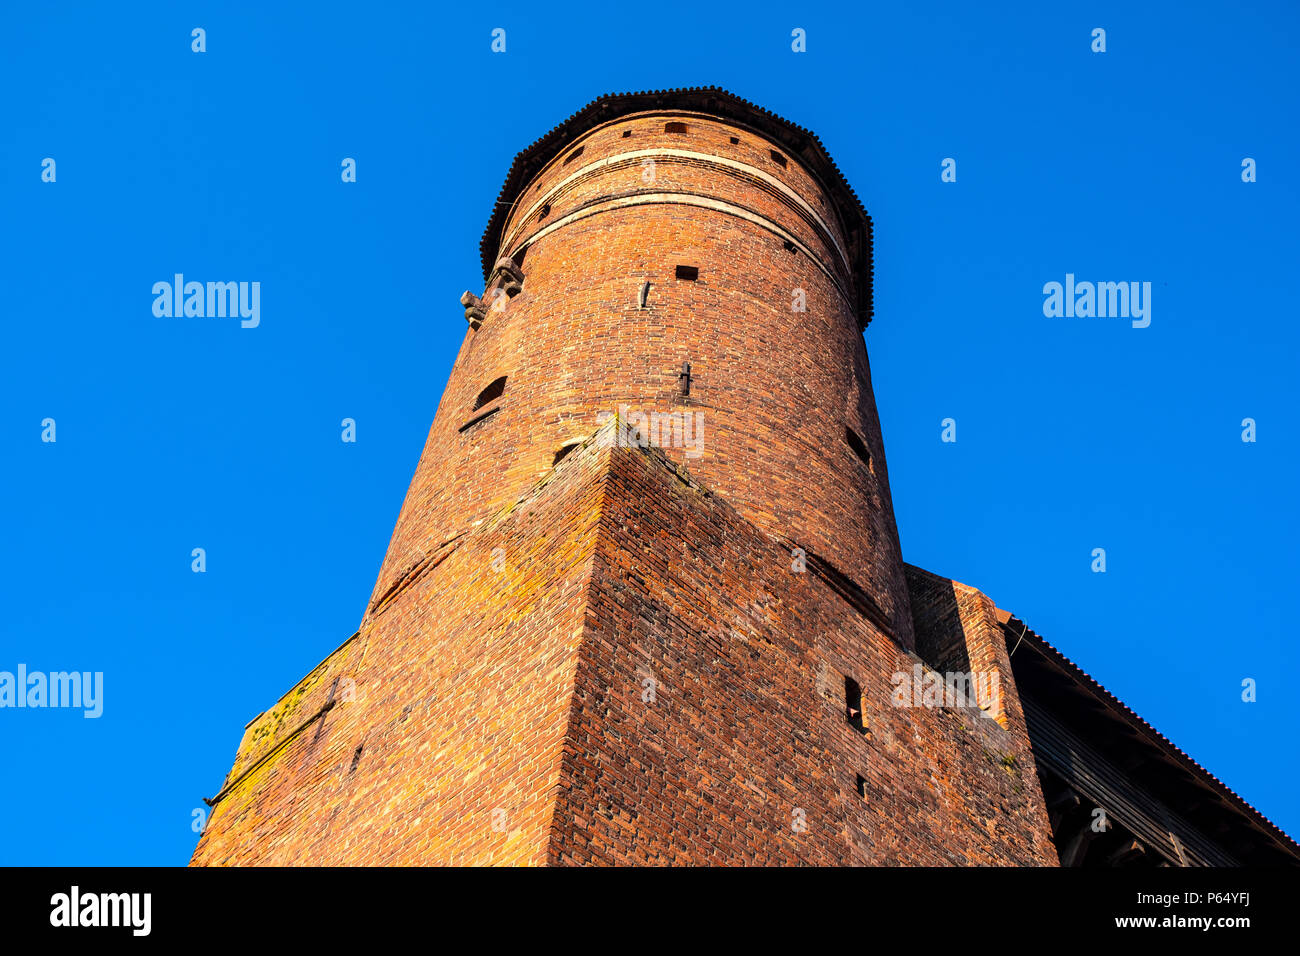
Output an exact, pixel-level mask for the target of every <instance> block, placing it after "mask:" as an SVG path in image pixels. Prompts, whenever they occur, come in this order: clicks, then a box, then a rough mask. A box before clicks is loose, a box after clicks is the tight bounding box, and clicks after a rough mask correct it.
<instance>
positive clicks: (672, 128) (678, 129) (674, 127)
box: [664, 122, 686, 133]
mask: <svg viewBox="0 0 1300 956" xmlns="http://www.w3.org/2000/svg"><path fill="white" fill-rule="evenodd" d="M664 132H665V133H685V132H686V124H685V123H678V122H672V123H665V124H664Z"/></svg>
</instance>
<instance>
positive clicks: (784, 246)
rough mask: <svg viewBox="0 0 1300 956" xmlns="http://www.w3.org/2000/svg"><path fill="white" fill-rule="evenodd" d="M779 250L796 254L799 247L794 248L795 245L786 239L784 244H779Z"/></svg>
mask: <svg viewBox="0 0 1300 956" xmlns="http://www.w3.org/2000/svg"><path fill="white" fill-rule="evenodd" d="M781 248H782V249H784V250H785V251H786V252H798V251H799V247H798V246H796V245H795V244H794V243H793V242H791V241H790V240H789V239H787V240H786V241H785V242H783V243H781Z"/></svg>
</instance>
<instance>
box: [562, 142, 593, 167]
mask: <svg viewBox="0 0 1300 956" xmlns="http://www.w3.org/2000/svg"><path fill="white" fill-rule="evenodd" d="M586 148H587V147H585V146H579V147H578V148H577V149H575V150H574V151H573V152H571V153H570V154H569V155H568V156H566V157H565V158H564V162H563V163H561V164H560V165H561V166H567V165H569V163H571V162H573V161H574V160H575V159H577V158H578V157H579V156H581V155H582V151H583V150H584V149H586Z"/></svg>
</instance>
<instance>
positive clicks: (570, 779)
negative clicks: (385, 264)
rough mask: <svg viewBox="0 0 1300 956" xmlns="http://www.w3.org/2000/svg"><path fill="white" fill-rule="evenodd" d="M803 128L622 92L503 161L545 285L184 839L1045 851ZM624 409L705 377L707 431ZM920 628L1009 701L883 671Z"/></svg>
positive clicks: (225, 860)
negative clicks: (328, 635)
mask: <svg viewBox="0 0 1300 956" xmlns="http://www.w3.org/2000/svg"><path fill="white" fill-rule="evenodd" d="M670 123H681V124H685V131H684V132H671V131H670V128H669V126H668V124H670ZM765 128H770V127H765ZM733 138H734V139H735V140H737V142H735V143H733V142H731V140H732V139H733ZM579 150H580V152H579ZM774 150H776V151H777V153H778V156H777V157H774V156H773V155H772V154H773V151H774ZM791 152H792V151H791V150H789V149H787V148H786V147H784V146H782V145H781V144H779V143H777V142H775V141H770V140H769V139H767V138H765V137H764V135H762V134H760V132H759V131H758V129H757V128H756V127H754V126H751V125H750V124H749V123H747V122H744V121H743V119H742V118H739V117H738V116H736V115H731V116H730V117H728V118H726V119H725V120H724V118H722V117H721V116H719V117H710V116H705V115H701V114H699V113H698V112H682V111H675V110H671V109H665V110H658V111H652V112H634V113H632V114H630V115H622V116H618V117H616V118H612V119H609V120H607V121H602V122H598V123H593V124H590V125H589V126H588V127H586V128H583V129H581V130H576V131H574V132H573V135H572V137H571V139H570V140H569V141H568V142H566V143H564V144H563V148H562V149H560V150H558V152H555V154H554V156H553V158H552V159H551V160H550V161H549V162H548V163H547V164H546V165H545V166H544V167H543V168H541V169H540V170H539V171H538V172H537V174H536V175H533V176H531V177H529V178H528V180H527V181H526V182H524V183H523V184H522V186H521V187H520V189H519V193H518V195H516V196H512V197H510V200H511V201H512V202H513V206H512V207H511V211H510V213H509V215H508V216H506V217H505V219H504V222H503V223H502V224H501V227H500V230H499V235H500V237H501V246H500V249H499V250H498V255H499V256H511V257H513V258H514V261H515V262H516V263H518V264H519V265H520V266H521V271H522V273H523V275H524V278H523V281H522V288H520V289H512V290H511V291H512V292H513V293H515V294H513V295H508V294H505V293H504V288H505V284H507V283H509V281H510V277H509V275H506V276H504V277H494V279H493V281H492V282H491V283H490V285H489V288H488V289H486V290H484V294H483V296H482V299H483V312H482V313H480V314H476V315H473V316H472V317H473V318H474V319H475V321H474V323H473V324H472V325H471V326H470V327H469V328H468V329H467V332H466V337H465V341H464V343H463V345H462V347H461V351H460V354H459V356H458V358H457V360H456V364H455V367H454V369H453V371H452V374H451V377H450V380H449V382H448V385H447V388H446V391H445V392H444V394H443V396H442V401H441V403H440V405H439V409H438V413H437V416H436V418H435V420H434V422H433V426H432V428H431V430H430V433H429V437H428V440H427V443H426V445H425V448H424V452H423V454H422V456H421V458H420V461H419V464H418V466H417V468H416V471H415V476H414V478H413V480H412V482H411V486H410V490H409V492H408V494H407V498H406V501H405V503H404V505H403V507H402V510H401V514H400V517H399V518H398V521H397V526H396V528H395V530H394V532H393V537H392V540H391V543H390V546H389V550H388V554H387V556H386V558H385V560H384V563H383V567H382V569H381V571H380V574H379V578H378V581H377V583H376V585H375V589H374V592H373V595H372V598H371V601H370V604H369V606H368V608H367V611H366V613H365V616H364V618H363V620H362V622H361V626H360V629H359V631H358V633H357V635H356V636H354V637H353V638H352V639H351V640H349V641H348V642H347V643H345V644H344V645H343V646H342V647H341V648H339V650H338V651H336V652H335V653H334V654H333V655H331V657H330V658H329V659H328V660H326V661H325V662H324V663H322V664H321V665H320V666H318V667H317V668H316V669H315V670H314V671H312V673H311V674H309V675H308V677H307V678H305V679H304V680H303V681H302V682H301V683H300V684H299V685H298V686H297V687H295V688H294V689H293V690H291V691H290V692H289V693H288V694H286V695H285V697H284V698H283V699H282V700H281V701H280V702H279V703H277V704H276V705H275V706H274V707H272V708H271V709H270V710H268V711H267V712H266V713H265V714H262V715H260V716H259V717H258V718H256V719H255V720H254V721H253V722H252V723H251V724H250V725H249V727H248V728H247V730H246V732H245V735H244V739H243V742H242V743H241V745H240V748H239V751H238V754H237V756H236V759H235V763H234V766H233V767H232V769H231V772H230V773H229V774H228V776H227V778H226V783H225V785H224V786H223V788H222V790H221V792H220V793H219V794H218V795H217V797H216V798H215V800H214V803H215V807H214V810H213V813H212V817H211V820H210V822H209V824H208V827H207V829H206V831H205V832H204V834H203V836H202V838H201V840H200V842H199V846H198V848H197V849H196V851H195V854H194V859H193V862H194V863H195V864H199V865H207V864H216V865H228V864H291V863H292V864H397V863H430V864H433V863H437V864H457V863H513V864H556V863H560V864H564V863H636V862H646V863H696V864H699V863H728V864H735V863H813V864H831V863H834V864H852V863H858V864H946V863H955V864H981V863H1037V864H1054V863H1055V861H1056V856H1055V851H1054V850H1053V847H1052V843H1051V838H1050V830H1049V827H1048V821H1047V816H1046V813H1045V810H1044V807H1043V798H1042V794H1041V792H1040V789H1039V783H1038V780H1037V776H1036V774H1035V770H1034V764H1033V758H1032V755H1031V753H1030V751H1029V745H1028V739H1027V737H1026V735H1025V729H1024V726H1023V721H1022V718H1021V713H1020V706H1019V702H1018V701H1017V699H1016V695H1015V687H1014V681H1013V679H1012V674H1011V671H1010V667H1009V665H1008V661H1007V658H1006V648H1005V646H1004V645H1002V644H999V643H998V641H997V640H996V637H997V634H998V625H997V621H996V619H995V617H994V611H993V606H992V604H991V603H990V602H989V601H988V599H987V598H985V597H984V596H983V595H982V594H980V593H979V592H978V591H975V590H973V589H970V588H963V587H962V586H960V585H955V584H953V582H951V581H947V580H945V579H942V578H937V577H934V576H933V575H928V574H926V573H925V572H921V571H918V570H916V569H909V568H906V567H905V566H904V564H903V561H902V557H901V553H900V549H899V544H898V536H897V531H896V528H895V525H894V519H893V509H892V505H891V502H890V495H889V484H888V479H887V471H886V467H885V457H884V448H883V442H882V438H881V434H880V427H879V423H878V421H877V416H876V410H875V401H874V398H873V396H872V393H871V384H870V374H869V370H868V364H867V355H866V349H865V345H864V342H863V337H862V334H861V324H862V322H863V321H864V320H863V319H862V316H863V314H864V312H865V311H867V310H865V309H864V308H863V304H862V302H861V300H860V298H859V297H860V296H862V295H864V294H866V293H865V292H864V288H865V287H866V280H865V279H864V277H863V276H862V275H860V274H855V267H853V266H852V265H851V264H852V263H855V262H856V263H858V264H859V266H858V267H857V268H859V269H860V267H861V263H862V262H863V261H864V259H863V249H861V248H857V249H850V248H847V247H848V246H851V245H852V244H853V243H855V242H858V243H860V242H861V241H862V239H861V237H862V236H863V235H864V234H869V233H867V232H866V230H865V223H863V222H856V223H850V222H849V221H848V219H847V218H846V217H851V216H855V215H858V216H860V215H861V213H860V211H854V210H845V209H840V208H836V206H835V204H834V203H833V202H832V201H831V199H830V196H831V192H829V191H827V190H826V189H824V185H825V183H824V181H823V180H822V179H821V178H819V175H818V174H816V172H815V171H813V170H811V169H810V168H809V167H808V166H806V165H805V163H804V162H803V161H802V160H801V158H800V157H799V156H796V155H791ZM808 155H812V154H811V153H810V154H808ZM815 158H816V157H814V159H815ZM826 162H829V161H828V160H827V161H826ZM822 165H823V167H825V163H823V164H822ZM490 234H495V233H491V232H490ZM678 266H687V267H690V268H691V269H694V270H698V277H696V278H694V279H690V278H679V277H678V276H677V267H678ZM507 271H509V270H507ZM646 283H649V288H648V290H647V289H646ZM498 289H500V290H502V294H501V295H499V296H496V295H494V292H496V291H497V290H498ZM797 290H798V291H797ZM800 292H801V293H802V299H803V300H804V301H806V311H799V310H797V309H796V308H792V306H793V305H794V303H795V301H796V297H797V296H798V295H799V293H800ZM498 304H499V307H498ZM448 305H449V310H450V307H451V305H450V303H449V304H448ZM453 314H454V313H453ZM455 320H456V321H460V319H455ZM683 363H689V364H690V370H691V379H690V387H689V394H688V393H687V392H686V390H685V389H684V388H683V380H681V379H680V378H679V373H680V371H681V368H682V365H683ZM502 376H505V377H506V379H507V382H506V387H505V390H504V392H503V393H502V394H501V395H500V396H499V397H495V398H493V399H492V400H490V401H488V402H486V403H485V404H484V405H483V407H481V408H478V409H476V408H475V404H476V398H477V397H478V396H479V395H480V393H481V392H482V391H483V390H484V389H485V388H486V387H487V386H488V385H489V384H490V383H492V382H493V381H494V380H497V379H499V378H500V377H502ZM624 407H626V409H627V410H628V411H631V412H637V411H640V412H660V413H670V412H672V413H684V412H685V413H691V414H692V415H694V414H695V413H701V414H702V416H703V417H702V424H703V432H702V435H701V436H700V438H701V443H700V445H699V447H698V451H699V452H700V454H699V455H698V456H696V455H694V454H689V453H688V452H689V451H690V449H688V448H684V447H668V448H663V449H660V448H638V447H624V446H622V445H620V444H619V443H618V441H617V439H618V437H619V436H620V434H621V433H622V428H623V422H622V420H621V419H620V420H618V421H616V422H610V423H607V424H606V425H604V426H603V427H600V428H598V425H597V416H598V414H599V413H601V412H615V411H619V410H620V409H622V408H624ZM848 431H852V432H854V433H856V434H857V435H859V436H861V438H862V440H863V442H864V443H865V446H866V447H865V449H859V450H858V451H855V450H854V448H853V447H852V445H851V444H850V441H849V440H848V437H847V432H848ZM575 441H576V442H578V443H579V445H578V447H577V449H576V450H574V451H572V453H571V454H568V456H567V457H565V458H564V459H563V460H562V461H561V462H560V463H559V464H558V465H556V464H555V461H556V453H557V451H558V450H559V449H560V448H561V447H562V446H564V445H565V444H566V443H569V442H575ZM864 455H866V456H869V462H867V461H864V460H863V456H864ZM805 553H806V555H807V566H806V567H805V566H804V560H803V558H804V554H805ZM914 610H915V626H914V618H913V615H914ZM916 651H919V652H920V653H921V656H922V657H926V659H927V660H930V659H931V656H933V661H932V662H934V661H941V662H942V663H943V664H944V665H945V666H946V665H949V664H952V665H955V664H959V663H960V664H964V665H965V667H966V669H980V670H983V671H986V672H995V673H997V674H998V676H999V677H1000V679H1001V689H1002V696H1001V697H1000V698H999V700H998V702H997V706H996V707H990V708H989V713H990V714H991V715H993V717H996V719H993V717H989V716H983V714H982V712H981V711H980V710H979V709H978V708H956V709H954V708H942V707H916V708H908V707H899V706H894V704H893V703H892V702H891V699H892V695H893V692H894V675H896V674H898V673H900V672H911V671H912V669H913V668H914V667H915V666H918V665H919V664H920V663H921V658H920V657H917V656H916V653H915V652H916ZM846 678H850V679H851V680H852V681H854V682H856V684H857V685H859V686H860V687H861V705H862V706H861V711H862V714H861V717H860V722H861V726H860V727H858V726H854V725H853V723H852V721H851V720H849V719H847V717H846Z"/></svg>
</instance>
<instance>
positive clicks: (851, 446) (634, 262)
mask: <svg viewBox="0 0 1300 956" xmlns="http://www.w3.org/2000/svg"><path fill="white" fill-rule="evenodd" d="M481 251H482V258H483V272H484V279H485V282H486V285H485V287H484V291H483V293H482V295H474V294H471V293H467V294H466V296H464V297H463V299H462V306H463V307H464V311H465V318H466V321H467V329H466V333H465V340H464V342H463V343H462V345H461V349H460V353H459V356H458V357H457V359H456V364H455V367H454V368H453V370H452V373H451V376H450V378H449V380H448V383H447V387H446V390H445V391H444V393H443V396H442V400H441V402H440V404H439V406H438V412H437V415H436V417H435V419H434V422H433V426H432V428H431V429H430V432H429V437H428V441H427V442H426V444H425V448H424V452H423V454H422V456H421V458H420V462H419V465H418V467H417V470H416V474H415V477H414V479H413V480H412V483H411V487H410V489H409V491H408V493H407V496H406V501H405V503H404V504H403V506H402V511H401V514H400V516H399V518H398V521H397V526H396V528H395V530H394V532H393V537H392V540H391V543H390V545H389V549H388V554H387V556H386V558H385V560H384V564H383V567H382V569H381V572H380V576H379V580H378V582H377V584H376V587H375V591H374V595H373V597H372V602H375V601H378V600H379V599H381V598H382V597H383V596H384V595H385V594H386V593H388V592H389V591H390V590H391V589H392V588H393V587H394V586H395V585H396V584H397V583H399V582H400V581H401V580H402V578H403V576H404V575H405V574H406V573H407V572H408V571H409V570H410V569H411V568H412V567H414V566H415V565H417V564H418V563H419V562H420V561H421V560H423V559H424V558H425V557H426V556H428V555H429V554H432V553H433V552H435V551H436V550H437V549H438V548H439V547H440V546H441V545H443V544H444V543H446V542H447V541H449V540H451V539H453V538H454V537H455V536H457V535H458V534H460V533H462V532H464V531H465V530H467V529H469V528H470V527H472V526H473V525H474V524H475V523H476V522H478V521H480V520H482V519H484V518H486V517H488V516H490V515H491V514H493V513H494V512H496V511H497V510H499V509H500V508H502V507H505V506H506V505H508V504H509V503H511V502H512V501H514V500H516V499H517V498H518V497H519V496H520V495H521V494H523V493H524V492H525V491H526V490H527V489H528V488H529V487H530V486H531V485H532V484H534V483H535V482H536V481H537V480H538V478H539V476H541V475H544V474H545V473H546V472H547V471H549V470H550V469H551V468H552V467H554V466H555V464H556V462H557V460H558V459H559V458H562V457H563V454H564V450H565V448H566V445H567V444H568V443H570V442H573V441H575V440H578V439H583V438H586V437H588V436H590V435H591V434H592V433H593V432H594V431H595V430H596V428H597V427H598V424H599V421H600V419H601V417H602V413H605V414H607V413H612V412H620V411H625V412H629V413H638V412H639V413H643V414H645V415H647V416H649V415H652V414H654V415H658V416H659V417H660V421H661V422H667V423H668V427H667V428H663V429H661V431H660V435H659V437H660V442H659V444H661V446H664V451H665V453H666V454H668V455H669V456H670V457H671V458H673V459H674V460H675V461H677V462H679V463H682V464H685V465H686V466H687V468H688V469H689V471H690V473H691V474H692V475H693V476H694V477H695V478H696V479H697V480H698V481H699V482H700V483H701V484H703V485H704V486H705V487H707V488H709V489H710V490H711V491H713V492H714V493H716V494H717V495H719V496H721V497H722V498H724V499H725V500H727V501H728V502H729V503H730V504H731V505H733V506H734V507H735V508H736V509H737V510H738V511H740V512H741V513H742V514H744V515H745V516H746V517H747V518H749V519H750V520H751V521H753V522H754V523H755V524H756V525H758V526H759V527H761V528H762V529H763V530H764V531H766V532H767V533H769V534H771V535H774V536H777V537H779V538H780V539H782V540H784V541H788V542H789V543H790V546H791V547H800V548H803V549H805V550H806V551H807V553H808V555H809V561H810V562H811V563H814V564H815V565H816V567H817V570H820V571H822V572H823V573H824V574H825V575H827V576H829V577H830V578H831V579H833V580H835V581H837V582H839V584H840V586H841V587H843V588H844V589H847V591H849V592H852V594H853V595H854V596H855V597H856V598H857V599H858V600H859V603H860V604H861V603H862V602H861V599H862V597H863V596H865V597H866V599H867V600H868V602H869V605H870V604H874V608H870V610H871V611H872V612H878V615H879V617H880V619H881V623H882V626H884V627H885V628H886V629H887V630H889V631H890V632H892V634H893V635H894V637H895V638H896V639H897V640H899V641H900V642H901V643H903V644H904V645H905V646H909V647H910V646H911V644H912V625H911V619H910V613H909V610H908V603H907V591H906V586H905V583H904V577H903V563H902V558H901V555H900V549H899V544H898V532H897V528H896V526H895V522H894V514H893V506H892V503H891V499H890V493H889V481H888V475H887V470H886V467H885V454H884V446H883V443H882V440H881V433H880V423H879V420H878V418H877V414H876V406H875V399H874V397H873V395H872V391H871V376H870V371H869V367H868V362H867V352H866V347H865V344H864V341H863V331H864V330H865V328H866V326H867V323H868V322H869V321H870V319H871V315H872V268H871V220H870V218H869V217H868V216H867V213H866V210H865V209H864V208H863V207H862V204H861V203H860V202H859V200H858V199H857V197H856V195H855V194H854V192H853V190H852V189H851V188H850V186H849V185H848V183H847V182H846V181H845V179H844V177H843V175H842V174H841V173H840V172H839V170H838V169H837V167H836V166H835V164H834V162H833V161H832V160H831V158H830V156H829V154H828V153H827V151H826V150H825V148H824V147H823V146H822V144H821V142H820V141H819V140H818V139H817V137H816V136H815V135H813V134H812V133H811V132H809V131H808V130H805V129H803V128H801V127H799V126H796V125H794V124H792V123H790V122H788V121H786V120H784V119H781V118H780V117H777V116H775V115H774V114H772V113H769V112H768V111H766V110H764V109H762V108H760V107H758V106H755V105H753V104H751V103H749V102H747V101H745V100H742V99H740V98H739V97H736V96H734V95H732V94H730V93H727V92H726V91H724V90H720V89H716V88H699V89H683V90H672V91H657V92H645V93H631V94H621V95H614V96H607V97H602V98H601V99H598V100H596V101H594V102H592V103H591V104H589V105H588V106H586V107H584V108H583V109H582V110H579V111H578V112H577V113H575V114H574V115H573V116H571V117H570V118H569V119H568V120H566V121H565V122H564V123H561V124H560V125H559V126H558V127H556V128H555V129H554V130H552V131H551V132H550V133H548V134H547V135H546V136H544V137H542V138H541V139H540V140H538V141H537V142H536V143H534V144H533V145H532V146H530V147H529V148H528V149H526V150H524V151H523V152H521V153H520V154H519V155H518V156H517V157H516V158H515V161H514V163H513V164H512V165H511V167H510V172H509V174H508V175H507V177H506V182H505V185H504V187H503V189H502V191H501V195H500V197H499V201H498V203H497V205H496V211H495V212H494V213H493V215H492V218H491V220H490V222H489V223H488V227H487V230H486V232H485V234H484V236H483V240H482V244H481ZM688 415H689V416H690V419H689V421H688V420H687V418H686V416H688ZM673 426H677V428H676V429H674V428H673ZM683 426H684V427H685V428H686V429H689V431H683V430H682V428H683ZM697 429H698V430H697ZM670 436H671V437H670ZM688 544H689V542H688ZM869 605H868V606H869Z"/></svg>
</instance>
